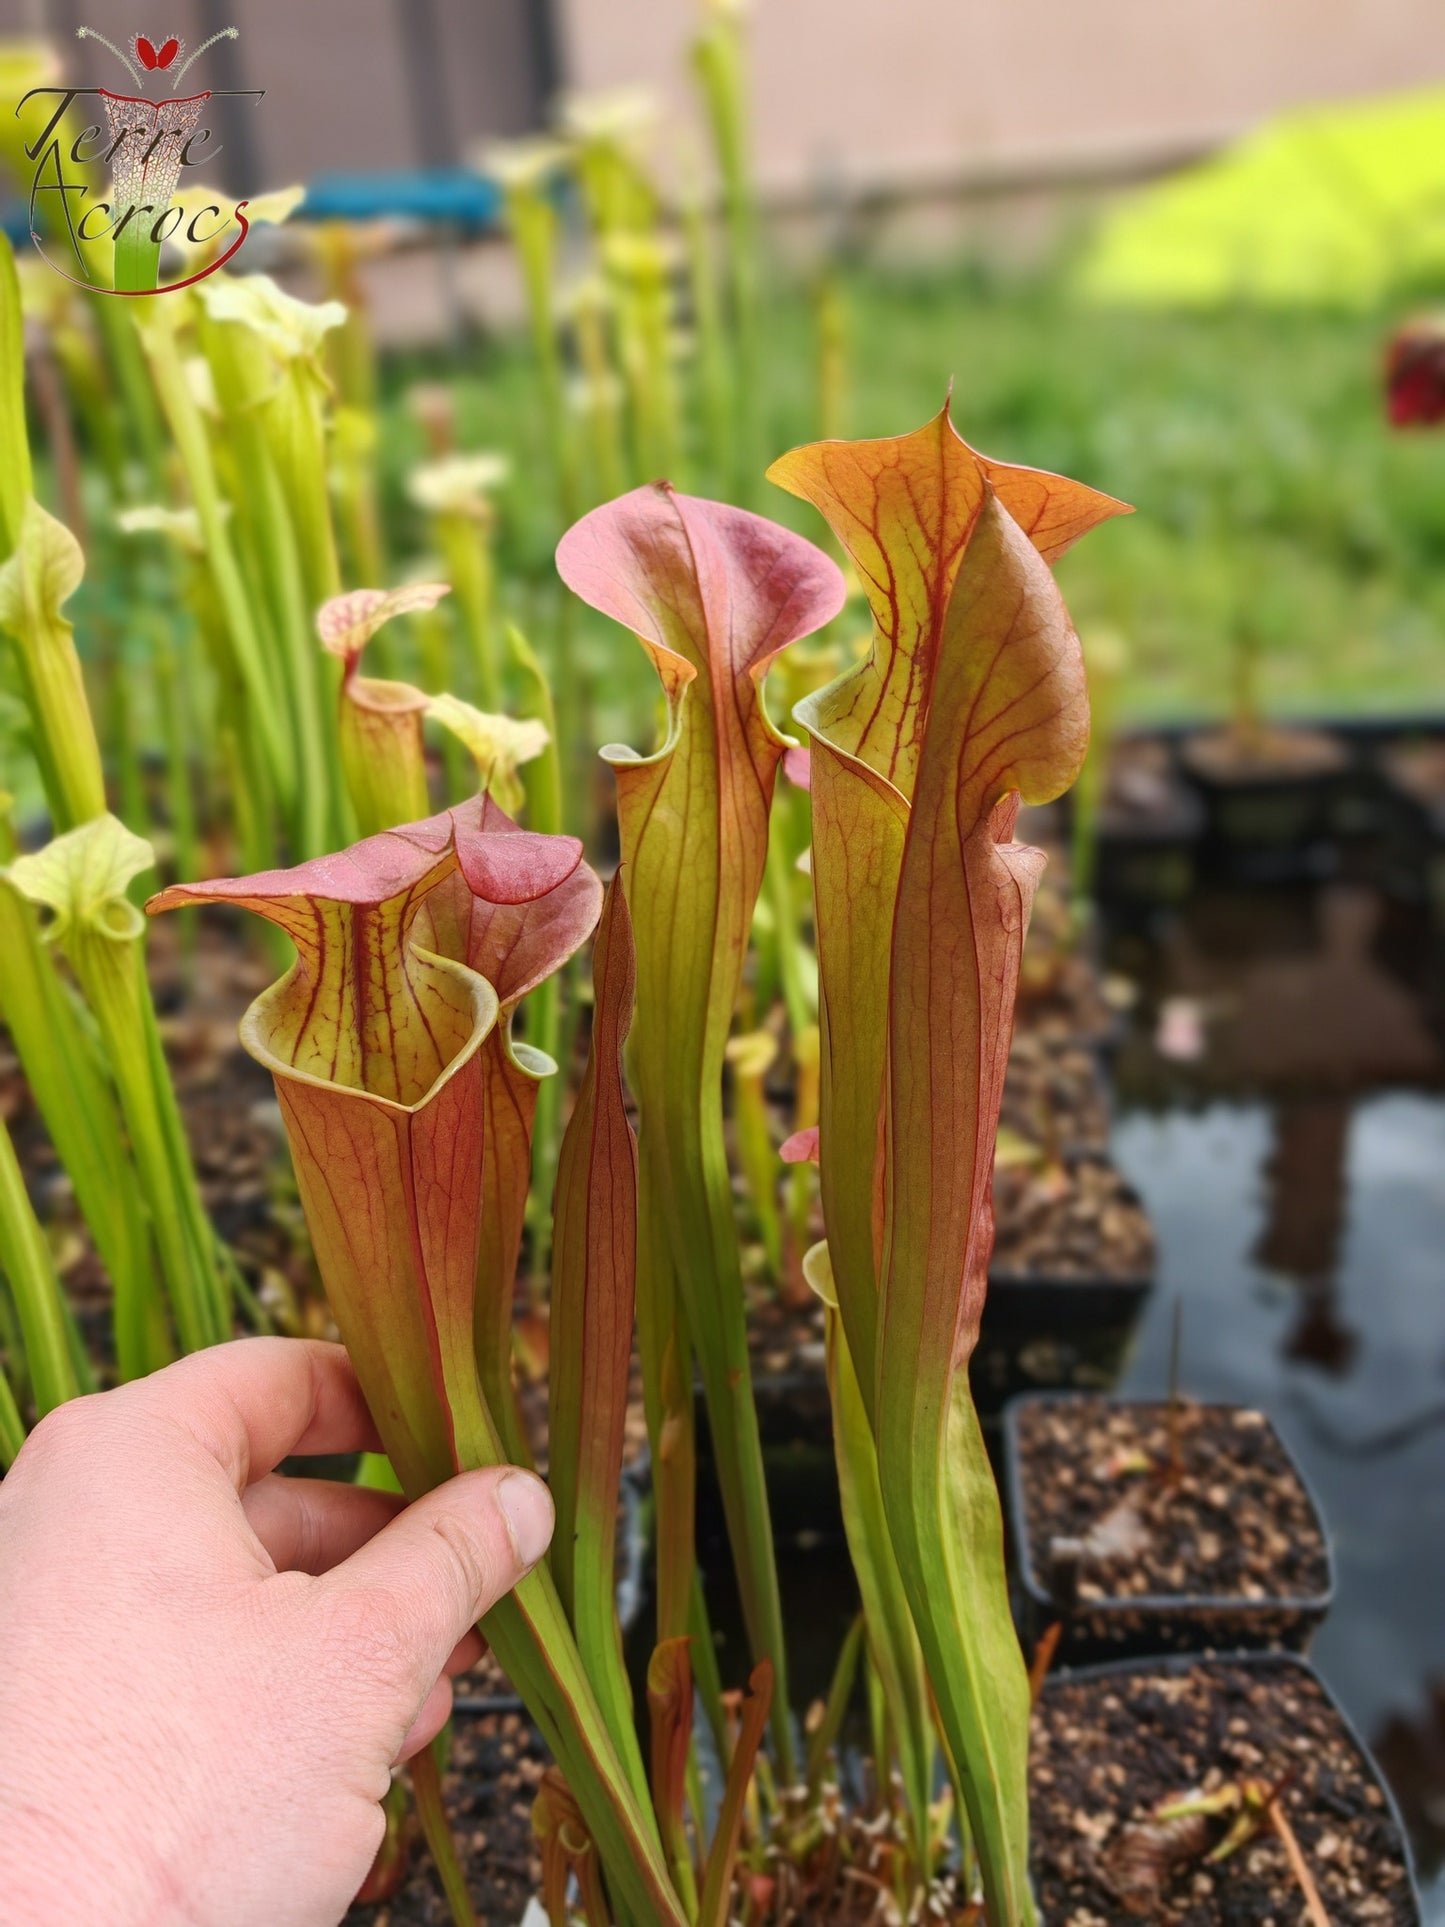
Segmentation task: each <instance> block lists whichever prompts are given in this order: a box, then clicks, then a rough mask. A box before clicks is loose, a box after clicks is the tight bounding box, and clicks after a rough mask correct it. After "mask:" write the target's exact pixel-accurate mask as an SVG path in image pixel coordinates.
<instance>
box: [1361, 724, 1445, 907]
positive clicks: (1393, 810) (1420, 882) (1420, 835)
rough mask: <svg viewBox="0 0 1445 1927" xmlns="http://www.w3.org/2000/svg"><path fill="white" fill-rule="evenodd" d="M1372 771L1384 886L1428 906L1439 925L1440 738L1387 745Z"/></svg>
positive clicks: (1444, 872)
mask: <svg viewBox="0 0 1445 1927" xmlns="http://www.w3.org/2000/svg"><path fill="white" fill-rule="evenodd" d="M1377 767H1378V772H1379V779H1380V784H1381V788H1382V791H1383V793H1384V799H1385V823H1386V834H1385V870H1386V886H1387V888H1388V889H1389V890H1390V892H1391V894H1392V895H1394V896H1398V897H1400V898H1402V899H1404V900H1405V901H1406V902H1409V903H1424V904H1426V905H1428V906H1429V908H1430V910H1431V912H1432V914H1433V916H1434V918H1435V920H1436V921H1437V923H1439V924H1441V925H1445V737H1442V736H1440V735H1438V734H1436V735H1430V736H1424V735H1417V736H1412V737H1409V738H1406V739H1405V740H1403V741H1399V742H1394V743H1388V744H1386V745H1384V747H1383V748H1382V749H1381V751H1380V755H1379V760H1378V765H1377Z"/></svg>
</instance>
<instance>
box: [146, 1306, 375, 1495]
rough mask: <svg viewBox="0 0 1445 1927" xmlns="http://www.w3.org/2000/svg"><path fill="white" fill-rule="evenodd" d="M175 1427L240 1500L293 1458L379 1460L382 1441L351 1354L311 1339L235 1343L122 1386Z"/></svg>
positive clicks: (278, 1339) (237, 1340) (258, 1340)
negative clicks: (358, 1455) (340, 1455)
mask: <svg viewBox="0 0 1445 1927" xmlns="http://www.w3.org/2000/svg"><path fill="white" fill-rule="evenodd" d="M125 1390H126V1393H127V1395H128V1396H129V1397H131V1398H133V1399H134V1400H135V1401H136V1402H137V1403H138V1404H143V1405H145V1406H146V1407H148V1408H149V1409H150V1410H151V1411H154V1412H156V1413H157V1414H158V1415H160V1416H163V1417H165V1418H167V1419H169V1420H171V1421H172V1422H173V1423H176V1424H179V1425H181V1426H183V1427H184V1428H185V1430H186V1431H188V1432H189V1433H190V1434H191V1435H192V1437H193V1438H195V1440H196V1441H197V1443H198V1444H200V1445H201V1446H203V1447H204V1449H205V1450H206V1451H207V1452H208V1453H209V1454H210V1455H211V1457H212V1458H214V1459H215V1460H216V1462H217V1463H218V1464H219V1465H220V1466H221V1467H222V1468H223V1469H224V1470H225V1471H226V1473H227V1474H228V1475H229V1476H230V1478H231V1479H232V1481H233V1482H234V1484H235V1487H236V1490H237V1491H238V1492H240V1491H244V1489H245V1488H246V1487H247V1486H248V1485H250V1484H251V1483H252V1482H253V1481H254V1480H256V1479H260V1478H264V1477H265V1475H266V1474H267V1473H268V1472H270V1471H272V1470H273V1469H274V1467H276V1466H277V1465H279V1464H280V1462H281V1460H282V1459H284V1458H285V1457H287V1455H288V1454H289V1453H292V1452H296V1453H315V1452H374V1451H378V1450H380V1447H381V1440H380V1439H379V1438H378V1436H377V1431H376V1426H375V1425H374V1424H373V1422H372V1418H371V1414H370V1413H369V1412H368V1411H367V1409H366V1401H365V1399H364V1398H363V1397H362V1395H361V1387H360V1386H359V1385H358V1384H357V1382H356V1373H355V1371H354V1370H353V1368H352V1364H351V1360H350V1359H349V1358H348V1357H347V1355H346V1352H345V1349H344V1348H343V1347H342V1346H340V1345H328V1344H325V1343H324V1342H323V1341H322V1340H320V1339H315V1338H239V1339H236V1340H235V1341H234V1342H233V1343H232V1344H229V1345H215V1346H212V1347H211V1348H210V1350H208V1351H203V1352H192V1353H191V1355H190V1357H189V1358H182V1359H180V1360H178V1361H177V1363H176V1364H174V1365H167V1366H166V1367H165V1369H164V1370H163V1371H159V1372H155V1373H153V1374H152V1376H151V1377H150V1378H146V1379H140V1380H138V1381H136V1382H135V1383H134V1384H132V1385H129V1386H127V1387H126V1388H125Z"/></svg>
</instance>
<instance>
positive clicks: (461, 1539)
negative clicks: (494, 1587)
mask: <svg viewBox="0 0 1445 1927" xmlns="http://www.w3.org/2000/svg"><path fill="white" fill-rule="evenodd" d="M430 1525H431V1529H432V1531H433V1532H434V1533H435V1535H436V1537H437V1538H438V1539H439V1540H440V1542H441V1544H442V1546H443V1547H444V1548H445V1551H444V1555H443V1556H444V1559H445V1561H446V1563H447V1565H448V1567H449V1570H450V1576H451V1579H452V1582H453V1584H454V1585H455V1587H456V1595H457V1600H458V1603H459V1605H461V1606H462V1607H463V1608H464V1610H466V1611H467V1612H469V1613H474V1612H476V1611H478V1610H479V1609H480V1606H481V1603H482V1601H483V1600H484V1599H488V1598H490V1596H491V1587H490V1584H489V1581H490V1579H491V1573H490V1570H489V1565H490V1563H492V1562H489V1561H488V1560H487V1559H486V1558H485V1557H484V1556H483V1552H482V1548H481V1547H480V1546H479V1545H478V1543H477V1540H476V1536H475V1534H473V1533H471V1532H469V1531H468V1530H467V1528H466V1527H465V1525H463V1523H462V1522H461V1520H460V1519H457V1518H455V1517H454V1516H453V1515H452V1514H451V1513H449V1512H440V1513H438V1514H437V1515H436V1516H435V1517H434V1518H433V1519H432V1520H431V1521H430Z"/></svg>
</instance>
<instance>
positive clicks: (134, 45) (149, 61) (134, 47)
mask: <svg viewBox="0 0 1445 1927" xmlns="http://www.w3.org/2000/svg"><path fill="white" fill-rule="evenodd" d="M130 44H131V51H132V53H134V55H135V57H136V59H137V60H138V61H139V62H140V64H141V65H142V67H144V68H145V70H146V72H147V73H148V74H153V73H154V72H155V71H156V69H157V68H158V67H159V68H161V69H162V70H164V69H165V68H167V67H169V66H170V64H171V62H172V61H174V60H179V58H180V57H181V55H182V54H183V53H184V52H185V47H186V43H185V41H184V40H180V39H178V38H177V37H176V35H175V34H172V35H171V37H170V39H169V40H164V41H162V42H161V44H160V46H159V47H157V46H156V44H155V42H154V41H153V40H147V39H146V37H145V35H144V34H143V33H138V34H137V35H136V37H135V39H134V40H132V42H131V43H130Z"/></svg>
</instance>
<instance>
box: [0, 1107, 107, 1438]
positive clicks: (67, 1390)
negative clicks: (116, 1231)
mask: <svg viewBox="0 0 1445 1927" xmlns="http://www.w3.org/2000/svg"><path fill="white" fill-rule="evenodd" d="M0 1270H3V1271H4V1273H5V1276H6V1279H7V1280H8V1282H9V1285H10V1292H11V1296H12V1298H13V1300H14V1304H15V1310H16V1313H17V1315H18V1317H19V1320H20V1331H21V1335H22V1337H23V1339H24V1343H25V1366H26V1371H27V1374H28V1376H29V1379H30V1389H31V1393H32V1395H33V1397H34V1400H35V1410H36V1415H37V1417H40V1418H43V1417H44V1416H45V1414H46V1413H47V1412H53V1411H54V1410H55V1408H56V1406H57V1405H64V1404H65V1402H66V1401H67V1399H72V1398H77V1397H78V1396H79V1395H80V1393H81V1391H82V1390H85V1391H88V1390H90V1389H92V1388H91V1386H90V1385H83V1384H82V1382H81V1380H80V1378H79V1377H78V1376H77V1374H76V1370H75V1364H74V1360H73V1358H72V1356H71V1349H70V1335H69V1331H68V1329H67V1320H66V1315H65V1300H64V1297H63V1296H62V1293H61V1289H60V1280H59V1278H58V1277H57V1276H56V1273H55V1264H54V1261H53V1259H52V1258H51V1256H50V1247H49V1246H48V1245H47V1244H46V1242H45V1234H44V1232H43V1231H42V1230H41V1229H40V1225H39V1223H38V1222H37V1220H36V1217H35V1211H34V1207H33V1206H32V1205H31V1202H30V1198H29V1195H28V1194H27V1192H26V1189H25V1179H24V1177H23V1176H22V1175H21V1171H20V1161H19V1159H18V1158H17V1157H16V1155H15V1146H14V1145H13V1144H12V1142H11V1140H10V1133H9V1131H7V1130H5V1129H4V1128H3V1127H0Z"/></svg>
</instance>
